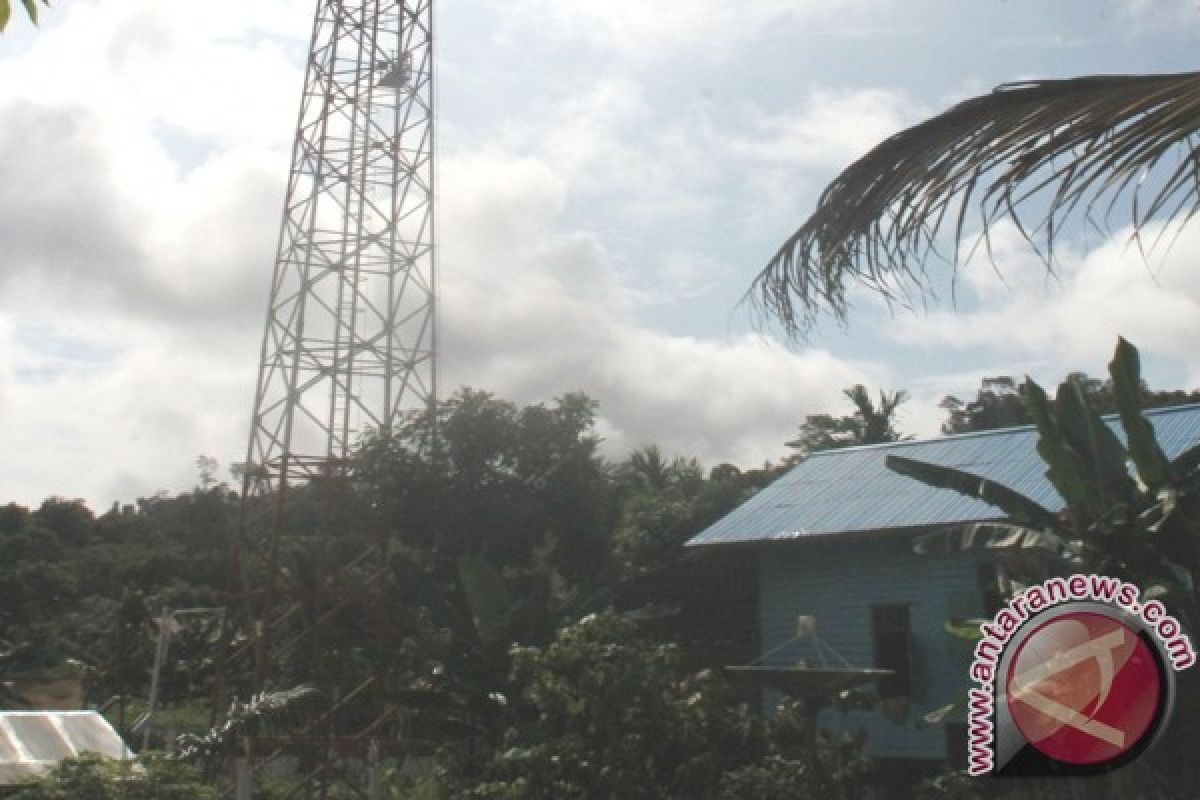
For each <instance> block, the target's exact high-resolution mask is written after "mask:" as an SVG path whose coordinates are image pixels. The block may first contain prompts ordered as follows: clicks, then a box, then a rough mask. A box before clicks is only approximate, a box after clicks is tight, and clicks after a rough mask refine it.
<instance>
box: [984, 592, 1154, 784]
mask: <svg viewBox="0 0 1200 800" xmlns="http://www.w3.org/2000/svg"><path fill="white" fill-rule="evenodd" d="M1005 688H1006V692H1007V695H1008V708H1009V712H1010V713H1011V714H1012V718H1013V722H1014V723H1016V726H1017V728H1018V729H1019V730H1020V731H1021V735H1022V736H1024V737H1025V739H1026V741H1028V742H1029V743H1030V744H1032V745H1033V746H1034V747H1036V748H1037V749H1038V750H1040V751H1041V752H1042V753H1044V754H1045V755H1047V756H1049V757H1050V758H1053V759H1055V760H1056V761H1061V762H1064V763H1067V764H1099V763H1102V762H1105V761H1109V760H1111V759H1114V758H1117V757H1119V756H1120V755H1122V754H1123V753H1125V752H1127V751H1129V750H1130V749H1132V748H1133V747H1134V746H1136V745H1137V744H1138V743H1139V742H1140V741H1141V740H1142V739H1143V738H1144V737H1145V736H1147V735H1148V734H1152V733H1153V731H1150V726H1151V724H1152V723H1153V722H1154V720H1155V717H1156V715H1157V711H1158V707H1159V703H1160V702H1161V698H1162V696H1163V691H1164V687H1163V686H1162V685H1161V679H1160V677H1159V668H1158V664H1157V662H1156V661H1155V657H1154V654H1153V653H1152V652H1151V651H1150V648H1149V647H1148V646H1147V645H1146V642H1145V641H1144V640H1143V639H1142V637H1140V636H1139V635H1138V634H1137V632H1136V631H1134V630H1132V629H1131V628H1130V627H1129V626H1127V625H1126V624H1125V623H1123V622H1121V621H1120V620H1118V619H1116V618H1114V617H1110V616H1108V615H1106V614H1103V613H1098V612H1094V611H1079V612H1074V613H1067V614H1063V615H1061V616H1057V617H1055V618H1054V619H1052V620H1050V621H1048V622H1046V623H1044V624H1043V625H1041V626H1040V627H1038V628H1035V629H1034V630H1033V631H1032V632H1031V633H1030V634H1029V636H1028V637H1026V638H1025V640H1024V641H1023V642H1021V645H1020V647H1019V648H1018V650H1017V652H1016V653H1015V655H1014V657H1013V659H1012V662H1011V663H1010V665H1009V668H1008V676H1007V682H1006V684H1005Z"/></svg>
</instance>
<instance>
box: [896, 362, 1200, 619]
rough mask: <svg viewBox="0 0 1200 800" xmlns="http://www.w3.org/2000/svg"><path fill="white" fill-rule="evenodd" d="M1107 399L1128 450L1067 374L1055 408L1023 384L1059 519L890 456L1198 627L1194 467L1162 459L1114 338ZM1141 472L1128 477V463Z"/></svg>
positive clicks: (1199, 509) (960, 475) (1015, 498)
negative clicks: (1060, 503) (1038, 532)
mask: <svg viewBox="0 0 1200 800" xmlns="http://www.w3.org/2000/svg"><path fill="white" fill-rule="evenodd" d="M1109 370H1110V374H1111V382H1110V383H1109V385H1108V389H1109V392H1108V396H1109V397H1111V398H1112V400H1113V402H1114V403H1115V404H1116V406H1117V407H1118V410H1119V413H1120V418H1121V422H1122V426H1123V427H1124V428H1125V431H1126V436H1127V440H1128V442H1129V449H1128V450H1127V449H1126V447H1125V446H1124V445H1123V444H1122V443H1121V441H1120V440H1119V439H1118V438H1117V436H1116V435H1115V434H1114V433H1113V432H1112V430H1111V429H1110V428H1109V427H1108V426H1107V425H1106V424H1105V423H1104V422H1103V420H1101V419H1100V416H1099V414H1098V412H1097V410H1096V409H1095V408H1094V406H1093V404H1092V401H1091V400H1090V399H1089V397H1090V396H1092V394H1094V393H1093V392H1090V391H1089V389H1088V387H1087V386H1086V385H1085V384H1084V383H1083V382H1082V381H1081V380H1080V379H1079V377H1078V376H1069V377H1068V379H1067V380H1066V381H1064V382H1063V383H1062V384H1061V385H1060V386H1059V387H1058V391H1057V393H1056V395H1055V398H1054V400H1053V401H1051V400H1050V398H1049V397H1048V396H1047V394H1046V392H1045V391H1044V390H1043V389H1042V388H1041V387H1040V386H1038V385H1037V384H1036V383H1034V382H1033V381H1032V380H1030V381H1027V382H1026V384H1025V386H1024V388H1023V391H1022V395H1023V396H1024V398H1025V402H1026V407H1027V409H1028V412H1029V416H1030V417H1031V418H1032V419H1033V420H1034V422H1035V424H1036V425H1037V429H1038V443H1037V450H1038V454H1039V455H1040V456H1041V457H1042V460H1043V461H1044V462H1045V463H1046V467H1047V469H1046V477H1047V479H1048V480H1049V481H1050V483H1051V484H1052V485H1053V486H1054V488H1055V489H1056V490H1057V491H1058V493H1059V495H1060V496H1061V497H1062V498H1063V500H1064V501H1065V503H1066V509H1065V511H1064V513H1063V514H1061V515H1058V516H1047V515H1045V514H1042V513H1033V514H1031V513H1029V512H1030V511H1034V512H1036V508H1034V506H1035V505H1036V504H1033V501H1032V500H1029V499H1028V498H1023V497H1022V496H1021V495H1020V493H1018V492H1016V491H1014V490H1013V489H1011V488H1009V487H1002V486H997V485H996V484H994V483H991V482H988V481H984V480H983V479H981V478H979V477H978V476H975V475H971V474H969V473H966V472H963V471H961V470H953V469H949V468H945V467H938V466H936V465H920V464H915V463H913V462H906V461H902V460H891V459H889V466H891V467H893V468H895V469H897V471H901V472H904V473H905V474H909V475H912V476H913V477H916V478H917V479H918V480H922V481H924V482H927V483H931V484H932V485H935V486H943V487H947V488H952V489H955V490H957V491H960V492H962V493H964V494H969V495H971V496H975V497H980V498H981V499H984V500H985V501H987V502H989V503H992V504H993V505H995V506H996V507H997V508H1000V509H1001V510H1003V511H1005V512H1006V513H1008V514H1011V515H1013V517H1014V518H1016V519H1018V520H1021V521H1023V522H1025V524H1029V525H1036V526H1038V527H1041V528H1043V529H1044V530H1047V531H1049V532H1050V533H1053V534H1055V535H1056V536H1057V537H1058V538H1060V539H1061V540H1062V541H1064V542H1065V543H1066V544H1067V546H1068V548H1069V551H1070V553H1071V554H1073V558H1074V560H1075V566H1076V567H1079V566H1082V567H1083V568H1085V569H1087V570H1089V571H1096V572H1101V573H1105V574H1111V575H1114V576H1117V577H1121V578H1125V579H1126V580H1130V581H1133V582H1134V583H1136V584H1138V585H1140V586H1144V587H1147V588H1148V590H1153V591H1154V592H1155V593H1156V594H1159V595H1160V596H1167V597H1169V598H1171V600H1172V601H1173V602H1174V604H1175V608H1176V609H1177V610H1178V611H1179V612H1180V613H1182V615H1183V616H1184V617H1185V618H1188V619H1191V620H1192V621H1193V622H1200V614H1198V613H1197V612H1198V611H1200V607H1198V606H1197V602H1196V600H1197V598H1196V592H1195V587H1196V579H1197V576H1200V550H1198V548H1197V541H1198V538H1197V537H1198V535H1200V530H1198V528H1197V523H1198V521H1200V462H1198V461H1197V459H1196V458H1195V453H1194V452H1191V451H1189V452H1187V453H1184V454H1183V455H1181V456H1180V457H1179V458H1178V459H1176V461H1175V462H1174V463H1170V462H1168V461H1167V460H1166V457H1165V455H1164V454H1163V451H1162V448H1161V446H1160V445H1159V444H1158V442H1157V440H1156V439H1155V437H1154V429H1153V427H1152V426H1151V425H1150V423H1149V421H1148V420H1146V419H1145V418H1144V417H1143V416H1142V414H1141V409H1140V406H1139V399H1138V398H1139V397H1140V394H1139V393H1140V392H1141V391H1142V390H1143V389H1142V384H1141V378H1140V366H1139V360H1138V353H1137V350H1136V348H1134V347H1133V346H1132V345H1130V344H1129V343H1128V342H1126V341H1125V340H1124V339H1120V340H1119V341H1118V344H1117V349H1116V353H1115V354H1114V356H1113V360H1112V362H1111V363H1110V365H1109ZM1130 460H1132V462H1133V464H1134V467H1135V468H1136V470H1137V473H1138V479H1137V480H1134V478H1133V477H1131V475H1130V473H1129V468H1128V463H1129V461H1130Z"/></svg>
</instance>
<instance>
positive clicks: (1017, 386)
mask: <svg viewBox="0 0 1200 800" xmlns="http://www.w3.org/2000/svg"><path fill="white" fill-rule="evenodd" d="M1119 354H1120V349H1119V348H1118V355H1119ZM1126 357H1127V356H1126ZM1109 372H1110V375H1111V374H1115V373H1113V367H1112V365H1110V366H1109ZM1067 380H1069V381H1071V382H1073V383H1075V384H1077V385H1079V386H1080V387H1082V388H1083V391H1084V393H1085V394H1086V395H1087V400H1088V405H1089V406H1090V407H1091V408H1092V409H1093V410H1094V411H1096V412H1097V413H1099V414H1109V413H1112V412H1116V411H1120V410H1121V404H1122V403H1125V404H1126V405H1127V406H1128V404H1129V402H1130V401H1131V400H1132V401H1136V405H1137V406H1138V407H1140V408H1143V409H1149V408H1162V407H1165V406H1177V405H1182V404H1183V403H1196V402H1200V391H1191V392H1186V391H1182V390H1167V391H1163V390H1153V389H1150V388H1149V387H1148V386H1147V385H1146V384H1145V382H1144V381H1142V380H1141V377H1140V375H1137V374H1136V373H1135V374H1133V375H1131V378H1130V379H1129V380H1127V381H1126V383H1125V386H1126V387H1128V388H1126V389H1123V390H1122V391H1121V396H1118V391H1117V388H1116V386H1115V385H1114V384H1115V382H1114V380H1113V379H1112V378H1111V377H1110V378H1109V379H1108V380H1099V379H1096V378H1091V377H1088V375H1087V373H1084V372H1072V373H1070V374H1069V375H1068V376H1067ZM1026 388H1027V387H1026V385H1025V384H1024V383H1018V382H1017V380H1016V379H1015V378H1013V377H1011V376H1009V375H999V376H995V377H988V378H984V379H983V380H982V381H981V382H980V386H979V389H978V390H977V391H976V393H975V398H974V399H973V400H968V401H966V402H964V401H962V400H960V399H958V398H957V397H955V396H953V395H946V396H945V397H944V398H943V399H942V402H941V404H940V405H941V408H942V409H943V410H945V412H946V419H945V421H944V422H942V433H945V434H955V433H971V432H973V431H990V430H995V429H997V428H1011V427H1015V426H1017V425H1029V424H1031V423H1032V420H1031V419H1030V416H1029V411H1028V409H1027V407H1026V399H1025V393H1026Z"/></svg>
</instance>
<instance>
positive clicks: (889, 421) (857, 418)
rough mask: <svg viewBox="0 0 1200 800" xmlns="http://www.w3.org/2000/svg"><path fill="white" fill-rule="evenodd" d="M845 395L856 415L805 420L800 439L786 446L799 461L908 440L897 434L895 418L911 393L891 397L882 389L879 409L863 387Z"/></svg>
mask: <svg viewBox="0 0 1200 800" xmlns="http://www.w3.org/2000/svg"><path fill="white" fill-rule="evenodd" d="M842 394H843V395H845V396H846V398H847V399H848V400H850V402H851V403H853V404H854V413H853V414H851V415H849V416H844V417H834V416H832V415H830V414H810V415H808V416H807V417H805V418H804V424H803V425H801V426H800V432H799V435H798V436H797V437H796V438H795V439H794V440H792V441H790V442H787V443H786V444H787V446H788V447H793V448H795V449H796V451H797V453H796V455H797V456H798V457H800V458H803V457H805V456H808V455H809V454H810V453H816V452H819V451H821V450H834V449H837V448H839V447H853V446H856V445H861V444H883V443H884V442H898V441H901V440H902V439H904V438H906V437H905V436H903V435H902V434H901V433H900V432H899V431H897V430H896V426H895V417H896V409H898V408H899V407H900V405H901V404H902V403H905V402H906V401H907V400H908V392H906V391H904V390H903V389H900V390H897V391H895V392H892V393H891V394H888V393H887V392H885V391H883V390H882V389H880V390H879V404H878V405H876V404H875V403H874V402H873V401H872V400H871V394H870V393H869V392H868V391H867V389H866V387H865V386H863V385H862V384H855V385H854V386H851V387H849V388H847V389H843V390H842Z"/></svg>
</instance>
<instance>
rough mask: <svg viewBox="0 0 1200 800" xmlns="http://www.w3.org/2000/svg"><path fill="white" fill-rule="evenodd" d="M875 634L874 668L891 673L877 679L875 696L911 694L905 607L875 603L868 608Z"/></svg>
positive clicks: (908, 641)
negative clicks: (875, 604)
mask: <svg viewBox="0 0 1200 800" xmlns="http://www.w3.org/2000/svg"><path fill="white" fill-rule="evenodd" d="M871 630H872V632H873V633H874V637H875V667H876V668H877V669H888V670H891V671H892V673H893V674H892V675H888V676H886V677H883V678H880V679H879V696H880V697H882V698H888V697H911V696H912V652H911V647H912V627H911V625H910V621H909V613H908V606H906V605H888V606H875V607H874V608H872V609H871Z"/></svg>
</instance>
